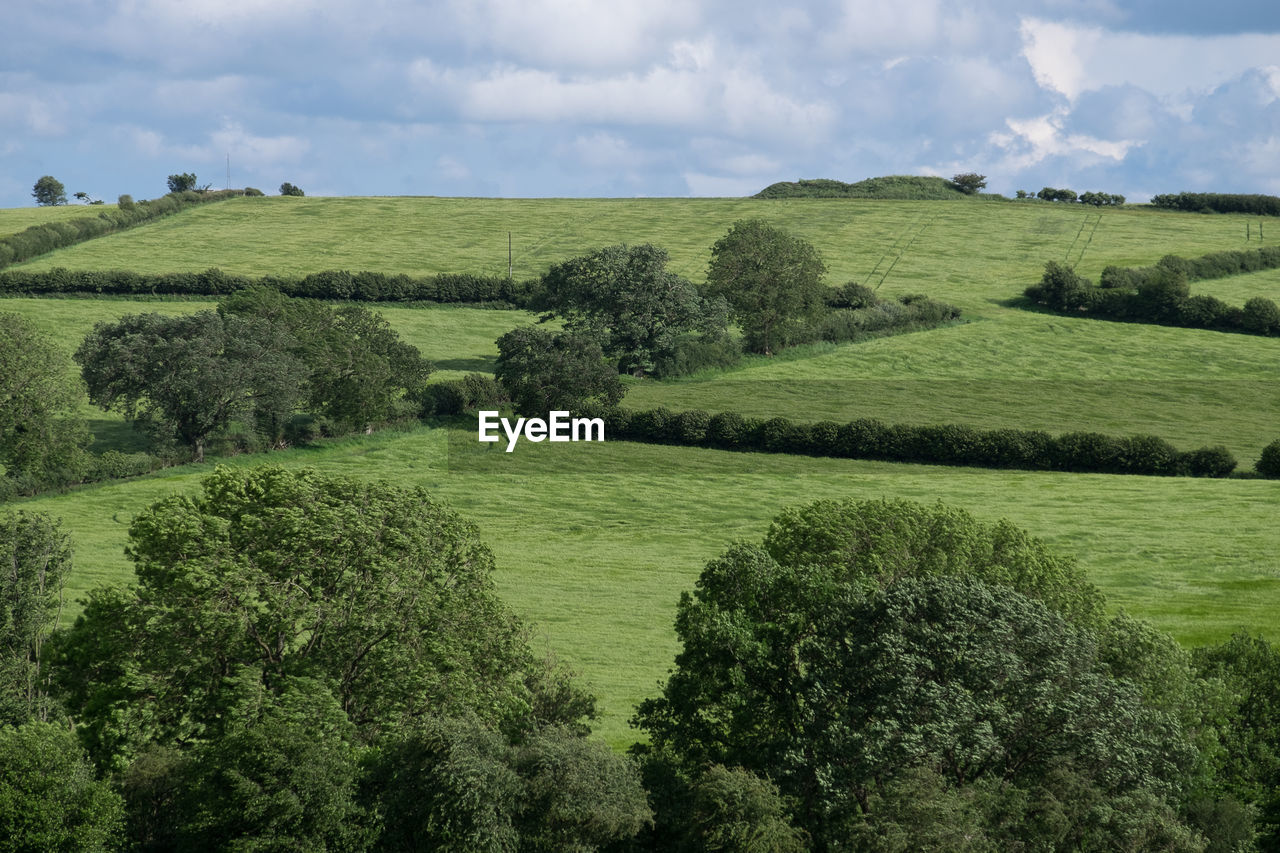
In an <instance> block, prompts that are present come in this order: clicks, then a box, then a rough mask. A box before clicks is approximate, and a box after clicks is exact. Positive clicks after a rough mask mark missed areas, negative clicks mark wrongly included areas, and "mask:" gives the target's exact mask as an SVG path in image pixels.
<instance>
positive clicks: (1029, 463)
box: [422, 374, 1236, 477]
mask: <svg viewBox="0 0 1280 853" xmlns="http://www.w3.org/2000/svg"><path fill="white" fill-rule="evenodd" d="M505 402H506V398H505V395H504V394H503V393H502V389H501V386H499V385H498V384H497V383H496V382H494V381H493V379H492V378H490V377H485V376H481V375H478V374H477V375H475V376H468V377H465V378H463V379H459V380H452V381H450V382H441V383H437V384H435V385H432V386H429V393H428V397H427V403H426V405H424V407H423V412H422V414H423V416H424V417H431V416H441V415H458V414H462V413H464V412H468V411H474V410H476V409H480V408H499V407H501V406H502V405H503V404H504V403H505ZM576 414H578V415H581V416H585V417H598V418H603V419H604V423H605V435H606V436H608V437H609V438H611V439H625V440H629V441H639V442H645V443H650V444H674V445H682V446H687V447H713V448H719V449H722V450H742V451H757V452H758V451H763V452H766V453H792V454H799V455H805V456H830V457H836V458H841V459H872V460H883V461H887V462H915V463H921V464H927V465H966V466H972V467H979V468H1015V469H1024V470H1030V471H1072V472H1083V473H1099V474H1146V475H1155V476H1190V477H1226V476H1228V475H1229V474H1230V473H1231V472H1232V471H1234V470H1235V467H1236V459H1235V457H1234V456H1232V455H1231V453H1230V451H1228V450H1227V449H1226V448H1225V447H1221V446H1217V447H1202V448H1200V449H1198V450H1189V451H1180V450H1178V449H1177V448H1175V447H1174V446H1173V445H1171V444H1170V443H1169V442H1167V441H1165V440H1164V439H1162V438H1158V437H1156V436H1152V435H1134V436H1128V437H1117V436H1110V435H1103V434H1101V433H1093V432H1072V433H1064V434H1062V435H1059V436H1057V437H1054V436H1052V435H1050V434H1049V433H1047V432H1042V431H1039V430H1024V429H995V430H981V429H977V428H975V427H971V426H966V425H964V424H943V425H926V426H916V425H912V424H886V423H883V422H882V421H879V420H876V419H874V418H859V419H857V420H854V421H850V422H849V423H844V424H841V423H835V422H834V421H819V422H817V423H805V422H798V421H793V420H791V419H790V418H784V417H775V418H752V417H745V416H743V415H740V414H738V413H736V412H721V413H719V414H715V415H712V414H709V413H707V412H704V411H699V410H696V409H694V410H689V411H684V412H673V411H671V410H669V409H666V408H664V407H659V408H656V409H646V410H633V409H625V408H622V407H620V406H607V405H599V404H595V403H590V402H589V403H584V404H583V405H582V406H580V407H579V408H578V411H577V412H576Z"/></svg>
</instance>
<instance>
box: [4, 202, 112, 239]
mask: <svg viewBox="0 0 1280 853" xmlns="http://www.w3.org/2000/svg"><path fill="white" fill-rule="evenodd" d="M113 209H115V205H114V204H108V205H101V204H95V205H84V204H55V205H48V206H43V207H39V206H38V207H8V208H0V237H8V236H9V235H10V234H17V233H18V232H19V231H23V230H25V229H27V228H30V227H31V226H32V225H43V224H45V223H46V222H60V221H62V220H64V219H77V218H79V217H81V216H97V215H98V213H99V212H101V211H103V210H113Z"/></svg>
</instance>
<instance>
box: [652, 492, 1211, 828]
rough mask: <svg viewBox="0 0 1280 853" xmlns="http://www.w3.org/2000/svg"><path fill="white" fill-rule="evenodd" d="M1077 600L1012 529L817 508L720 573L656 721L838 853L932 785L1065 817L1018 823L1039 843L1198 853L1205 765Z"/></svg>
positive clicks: (1071, 585)
mask: <svg viewBox="0 0 1280 853" xmlns="http://www.w3.org/2000/svg"><path fill="white" fill-rule="evenodd" d="M929 516H932V517H933V519H934V524H933V527H934V528H935V529H932V530H930V526H928V525H926V527H925V528H924V529H923V530H922V529H921V528H920V527H918V526H917V522H918V520H919V519H921V518H928V517H929ZM943 520H946V524H945V525H944V526H943V527H942V528H940V529H938V528H937V523H938V522H942V521H943ZM850 522H853V523H855V524H856V525H857V526H855V527H853V528H852V529H851V528H850V527H849V524H850ZM929 533H937V534H941V535H940V536H939V538H937V539H934V538H930V536H929ZM1010 537H1012V540H1010ZM1001 540H1005V541H1018V542H1020V543H1022V544H1021V545H1020V546H1019V547H1016V548H1014V549H1011V550H1004V549H1002V548H1001V547H1000V546H999V545H998V543H999V542H1000V541H1001ZM983 542H985V543H987V544H985V545H984V546H982V547H978V548H975V546H976V545H978V544H979V543H983ZM956 545H960V546H961V547H960V548H958V549H957V548H956ZM983 554H985V555H987V556H982V555H983ZM1036 560H1040V562H1041V567H1040V568H1037V567H1036ZM1046 561H1047V562H1046ZM1051 567H1054V568H1051ZM1078 584H1079V581H1078V569H1075V568H1074V566H1073V565H1072V564H1071V563H1070V562H1069V561H1062V560H1060V558H1054V557H1053V556H1052V555H1049V554H1048V552H1046V551H1044V549H1043V546H1039V545H1038V543H1034V541H1033V540H1030V539H1029V538H1028V537H1026V536H1025V534H1021V532H1020V531H1016V529H1014V528H1011V527H1009V526H1007V525H1006V526H1004V527H1003V528H1001V527H995V528H989V527H985V526H983V525H978V524H976V523H975V522H973V521H972V519H968V518H967V517H966V516H964V515H963V514H956V513H954V512H952V511H948V510H945V509H943V508H941V507H940V508H937V509H935V510H932V511H931V510H928V509H926V508H924V507H915V506H913V505H909V504H901V503H899V504H885V503H873V502H867V503H864V504H851V503H845V504H834V503H825V504H821V503H820V504H815V505H812V506H810V507H807V508H804V509H802V510H800V511H798V512H797V511H793V512H792V513H791V514H790V515H789V516H786V515H784V516H783V517H781V518H780V519H779V521H777V522H775V525H774V527H773V528H772V529H771V531H770V534H769V536H768V537H767V538H766V540H765V546H764V547H763V548H760V547H755V546H750V545H746V544H738V545H734V546H732V547H731V548H730V549H729V551H728V552H727V553H726V554H725V555H724V556H722V557H721V558H719V559H717V560H714V561H712V562H711V563H709V564H708V565H707V568H706V569H705V570H704V571H703V573H702V576H701V578H700V579H699V581H698V585H697V588H696V591H695V593H694V595H693V596H690V595H688V594H686V595H684V596H682V598H681V603H680V606H679V610H678V616H677V621H676V630H677V634H678V635H679V637H680V639H681V641H682V643H683V650H682V651H681V653H680V654H679V655H678V656H677V658H676V670H675V671H674V672H673V673H672V675H671V677H670V679H669V681H668V682H667V685H666V687H665V688H664V692H663V696H662V697H661V698H659V699H653V700H648V701H646V702H645V703H643V704H642V705H641V707H640V711H639V713H638V715H637V722H638V724H639V725H640V726H641V727H642V728H643V729H645V730H646V731H647V732H648V733H649V735H650V737H651V738H652V741H653V743H654V747H655V748H656V749H659V750H667V751H669V752H670V753H671V754H672V755H673V756H675V757H677V758H678V759H679V760H680V761H681V762H682V763H683V766H685V767H687V768H688V769H689V772H691V773H696V772H698V769H699V768H703V767H708V766H710V765H712V764H715V763H722V764H726V765H731V766H732V765H738V766H741V767H744V768H745V769H747V770H749V771H751V772H754V773H757V774H759V775H762V776H764V777H765V778H768V779H769V780H771V781H773V782H774V783H775V784H777V785H778V787H779V789H780V790H781V791H782V793H783V794H784V795H786V796H789V797H793V798H794V799H795V802H796V804H797V805H796V806H795V808H794V810H793V812H792V813H793V816H794V818H795V820H796V821H797V823H798V824H799V825H800V826H801V827H803V828H804V829H806V830H807V831H808V832H809V833H810V834H811V835H813V837H814V840H815V844H816V845H817V847H818V849H832V848H833V847H834V846H838V844H839V843H840V842H839V840H840V839H842V838H847V837H849V835H850V834H851V833H852V832H855V831H859V827H861V826H864V825H865V822H866V821H867V820H868V819H874V818H875V816H876V815H877V812H878V811H880V810H882V809H884V808H885V806H884V804H883V800H884V798H885V797H886V796H892V791H893V786H894V785H895V784H901V783H903V782H904V781H907V780H908V777H907V776H906V773H907V771H909V770H912V769H913V768H919V769H922V770H927V771H929V772H932V773H936V774H938V776H939V777H940V778H942V779H946V780H948V781H947V783H946V788H948V789H951V788H955V789H956V790H961V789H965V788H969V787H971V786H982V785H984V784H990V783H991V782H995V783H1003V784H1004V785H1009V786H1012V787H1013V788H1015V789H1018V790H1021V791H1023V792H1025V794H1026V795H1027V796H1028V797H1031V798H1034V799H1043V800H1056V801H1057V802H1059V803H1061V804H1063V806H1065V807H1066V808H1065V813H1064V814H1063V817H1062V820H1061V821H1060V822H1056V823H1055V824H1054V825H1052V826H1048V827H1043V826H1041V827H1038V826H1036V824H1035V823H1034V822H1031V821H1019V823H1018V824H1017V825H1016V826H1017V828H1016V830H1015V831H1014V832H1015V835H1016V834H1017V833H1025V835H1026V836H1029V837H1023V838H1017V840H1018V841H1020V842H1021V843H1030V844H1036V843H1040V844H1043V843H1044V842H1045V841H1046V840H1047V841H1049V842H1050V843H1051V844H1053V845H1054V846H1059V845H1061V846H1067V847H1069V846H1073V845H1079V844H1081V843H1084V842H1085V839H1089V843H1102V839H1107V843H1109V844H1120V845H1127V846H1134V845H1138V846H1140V845H1141V842H1140V841H1139V839H1140V838H1142V837H1145V835H1144V833H1148V832H1149V831H1150V830H1151V829H1152V827H1153V826H1155V827H1163V828H1164V829H1166V830H1168V832H1170V833H1172V834H1173V836H1175V837H1178V838H1181V839H1183V840H1184V841H1185V842H1187V843H1185V844H1183V845H1182V846H1181V847H1179V848H1178V849H1191V848H1190V847H1189V843H1190V841H1192V840H1194V836H1193V835H1192V834H1191V833H1190V832H1189V831H1188V830H1187V829H1186V828H1185V827H1181V826H1180V825H1179V823H1178V821H1177V819H1176V815H1175V814H1174V813H1173V811H1172V809H1171V804H1175V803H1176V802H1177V798H1178V796H1179V795H1180V793H1181V791H1182V789H1183V785H1184V782H1185V774H1186V772H1188V768H1189V767H1190V766H1191V764H1192V762H1193V760H1194V758H1195V749H1194V747H1193V746H1192V744H1191V743H1190V741H1189V739H1188V738H1187V736H1186V734H1185V733H1184V732H1183V731H1182V730H1181V729H1180V727H1179V726H1178V724H1177V722H1176V720H1175V719H1173V718H1172V717H1171V716H1170V715H1169V714H1168V713H1166V712H1164V711H1162V710H1160V709H1158V708H1156V707H1151V706H1149V705H1147V704H1145V703H1144V701H1143V698H1142V694H1141V692H1140V691H1139V690H1138V689H1137V687H1136V686H1134V685H1133V684H1131V683H1130V682H1128V681H1126V680H1123V679H1117V678H1114V677H1112V676H1111V675H1110V674H1109V672H1108V670H1107V668H1106V666H1105V665H1104V664H1103V663H1102V662H1101V661H1100V659H1099V656H1098V645H1097V639H1096V634H1095V630H1096V628H1095V627H1093V626H1096V625H1097V624H1098V623H1097V615H1098V614H1099V613H1100V599H1099V598H1098V597H1097V595H1096V592H1095V593H1092V594H1091V595H1090V594H1088V593H1087V592H1086V590H1087V587H1086V589H1079V588H1078ZM1015 588H1021V589H1022V590H1024V591H1026V592H1030V593H1032V594H1036V595H1043V596H1044V597H1043V599H1042V600H1035V599H1031V598H1027V597H1025V595H1023V594H1022V593H1020V592H1017V591H1015ZM1082 592H1086V595H1085V596H1084V598H1083V599H1080V598H1077V596H1079V594H1080V593H1082ZM1086 602H1091V603H1086ZM1046 605H1048V606H1046ZM1081 605H1084V607H1083V609H1081ZM1063 612H1065V613H1066V614H1070V617H1069V618H1064V617H1063V615H1061V614H1062V613H1063ZM1067 721H1070V722H1069V724H1067ZM1055 780H1056V781H1055ZM1046 789H1047V790H1046ZM976 793H977V792H976V791H975V794H976ZM1055 795H1056V796H1055ZM1116 798H1120V799H1121V800H1122V801H1123V802H1125V803H1126V811H1125V812H1124V814H1126V821H1127V822H1125V823H1123V824H1118V823H1117V822H1116V821H1114V820H1113V818H1112V816H1111V815H1112V812H1111V811H1110V810H1111V808H1112V802H1113V801H1114V800H1115V799H1116ZM1063 806H1059V808H1062V807H1063ZM1037 811H1039V809H1031V808H1027V809H1025V814H1026V815H1027V816H1028V817H1029V816H1030V815H1032V814H1035V813H1036V812H1037ZM982 824H983V825H984V827H986V828H987V829H988V830H989V831H995V830H998V829H1001V828H1002V827H1001V824H1000V823H999V822H997V821H995V820H992V819H990V818H989V817H984V818H983V819H982ZM902 829H903V830H905V831H908V832H909V831H910V829H911V827H910V825H907V826H904V827H902ZM1037 839H1038V842H1037Z"/></svg>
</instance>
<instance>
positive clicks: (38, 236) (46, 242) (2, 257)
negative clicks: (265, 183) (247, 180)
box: [0, 190, 246, 269]
mask: <svg viewBox="0 0 1280 853" xmlns="http://www.w3.org/2000/svg"><path fill="white" fill-rule="evenodd" d="M243 195H246V192H245V191H244V190H218V191H216V192H195V191H187V192H180V193H169V194H168V195H165V196H161V197H160V198H158V199H154V200H152V201H138V202H135V201H134V200H133V199H132V198H131V197H130V196H127V195H124V196H121V197H120V205H119V207H117V208H116V209H115V210H102V211H99V212H98V213H97V214H95V215H94V216H82V217H77V218H76V219H67V220H63V221H60V222H45V223H42V224H40V225H32V226H31V227H30V228H27V229H25V230H23V231H19V232H18V233H17V234H10V235H9V236H7V237H3V238H0V269H3V268H4V267H7V266H9V265H11V264H18V263H22V262H23V261H27V260H30V259H31V258H34V257H36V256H37V255H43V254H45V253H46V252H52V251H53V250H54V249H65V248H66V247H68V246H74V245H75V244H76V243H83V242H84V241H85V240H92V239H93V238H94V237H101V236H103V235H104V234H110V233H112V232H114V231H121V230H123V229H125V228H130V227H132V226H134V225H139V224H141V223H143V222H149V221H151V220H153V219H159V218H160V217H162V216H168V215H169V214H171V213H177V212H178V211H179V210H183V209H185V208H188V207H192V206H194V205H198V204H206V203H208V202H211V201H222V200H224V199H228V198H234V197H236V196H243Z"/></svg>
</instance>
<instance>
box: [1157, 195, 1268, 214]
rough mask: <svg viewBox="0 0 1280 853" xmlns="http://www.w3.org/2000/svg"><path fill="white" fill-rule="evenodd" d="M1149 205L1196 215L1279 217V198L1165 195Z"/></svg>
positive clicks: (1263, 196)
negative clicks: (1246, 214)
mask: <svg viewBox="0 0 1280 853" xmlns="http://www.w3.org/2000/svg"><path fill="white" fill-rule="evenodd" d="M1151 203H1152V204H1153V205H1155V206H1156V207H1163V208H1165V209H1166V210H1189V211H1193V212H1196V213H1204V212H1209V213H1255V214H1258V215H1259V216H1280V197H1277V196H1273V195H1257V194H1253V195H1242V194H1237V193H1165V194H1163V195H1158V196H1154V197H1153V198H1152V199H1151Z"/></svg>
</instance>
